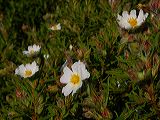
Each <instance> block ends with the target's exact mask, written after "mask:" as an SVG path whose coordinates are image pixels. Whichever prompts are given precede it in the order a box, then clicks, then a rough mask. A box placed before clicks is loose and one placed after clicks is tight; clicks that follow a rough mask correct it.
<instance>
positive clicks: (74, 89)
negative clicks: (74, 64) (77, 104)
mask: <svg viewBox="0 0 160 120" xmlns="http://www.w3.org/2000/svg"><path fill="white" fill-rule="evenodd" d="M80 87H82V81H80V84H79V85H78V86H76V87H74V88H73V92H72V96H73V94H74V93H76V91H77V90H78V89H79V88H80Z"/></svg>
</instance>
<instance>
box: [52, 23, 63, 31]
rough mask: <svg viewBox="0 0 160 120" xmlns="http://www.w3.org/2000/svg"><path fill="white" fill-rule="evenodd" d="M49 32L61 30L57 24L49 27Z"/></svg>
mask: <svg viewBox="0 0 160 120" xmlns="http://www.w3.org/2000/svg"><path fill="white" fill-rule="evenodd" d="M50 29H51V30H61V24H60V23H58V24H57V25H53V26H51V27H50Z"/></svg>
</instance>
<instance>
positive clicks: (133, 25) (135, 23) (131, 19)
mask: <svg viewBox="0 0 160 120" xmlns="http://www.w3.org/2000/svg"><path fill="white" fill-rule="evenodd" d="M128 23H129V24H130V25H131V26H132V27H133V28H134V27H136V26H137V20H136V18H129V19H128Z"/></svg>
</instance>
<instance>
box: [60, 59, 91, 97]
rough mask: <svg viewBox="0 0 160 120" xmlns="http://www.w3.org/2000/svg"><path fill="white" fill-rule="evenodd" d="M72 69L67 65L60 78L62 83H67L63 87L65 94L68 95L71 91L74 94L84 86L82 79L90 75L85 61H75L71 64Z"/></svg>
mask: <svg viewBox="0 0 160 120" xmlns="http://www.w3.org/2000/svg"><path fill="white" fill-rule="evenodd" d="M71 68H72V70H70V69H69V68H68V67H67V66H66V67H65V68H64V69H63V73H64V74H63V75H62V77H61V78H60V82H61V83H65V84H67V85H66V86H65V87H63V89H62V93H64V96H68V95H69V94H70V93H71V92H72V95H73V94H74V93H76V91H77V90H78V89H79V88H80V87H81V86H82V80H85V79H86V78H89V77H90V73H89V72H88V71H87V69H86V67H85V64H84V63H83V62H80V60H79V61H78V62H75V63H74V64H73V65H72V66H71Z"/></svg>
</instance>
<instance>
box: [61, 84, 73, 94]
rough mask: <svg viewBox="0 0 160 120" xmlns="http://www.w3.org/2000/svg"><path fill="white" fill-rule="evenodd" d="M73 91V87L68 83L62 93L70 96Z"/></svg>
mask: <svg viewBox="0 0 160 120" xmlns="http://www.w3.org/2000/svg"><path fill="white" fill-rule="evenodd" d="M72 91H73V85H72V84H70V83H68V84H67V85H66V86H65V87H63V88H62V93H63V94H64V96H68V95H69V94H70V93H71V92H72Z"/></svg>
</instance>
